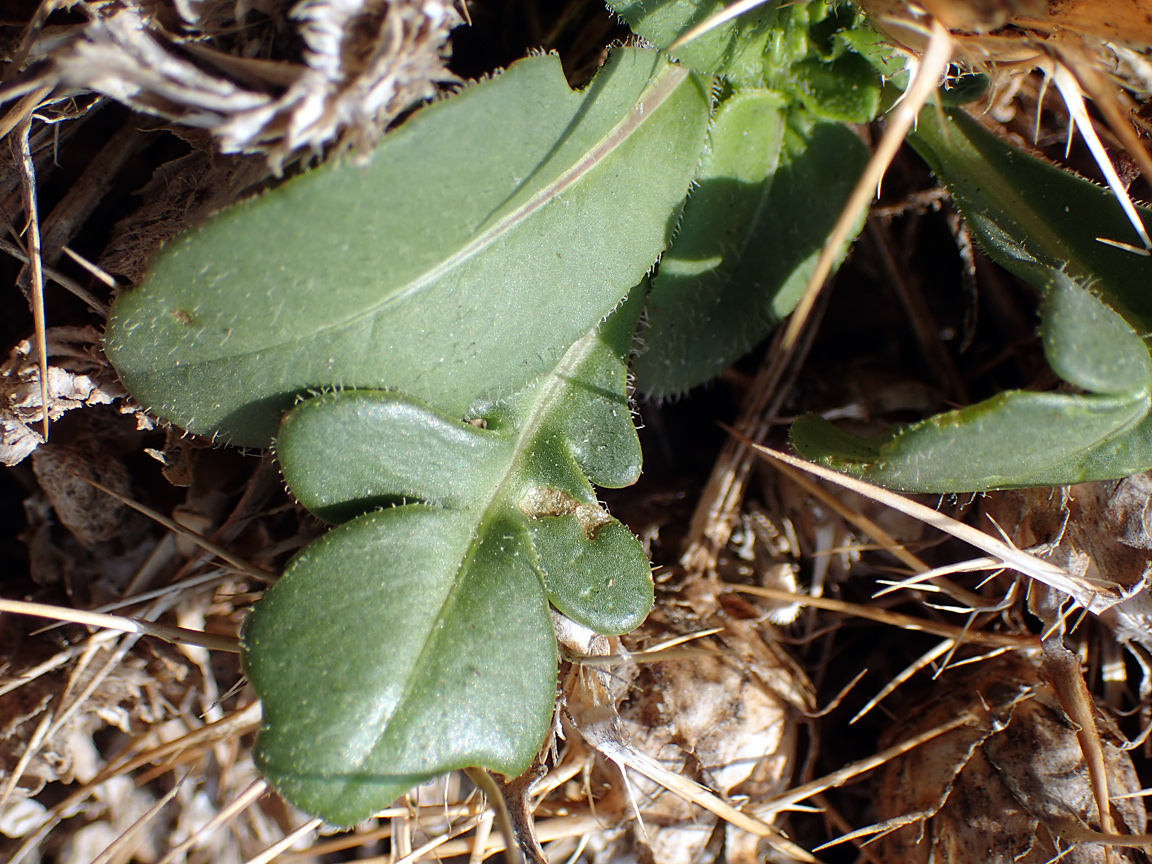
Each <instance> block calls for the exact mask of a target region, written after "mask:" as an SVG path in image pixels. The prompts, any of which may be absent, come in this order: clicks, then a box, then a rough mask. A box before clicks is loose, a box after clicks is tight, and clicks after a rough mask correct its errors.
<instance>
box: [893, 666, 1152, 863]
mask: <svg viewBox="0 0 1152 864" xmlns="http://www.w3.org/2000/svg"><path fill="white" fill-rule="evenodd" d="M933 686H934V689H933V691H932V692H933V694H936V695H937V698H935V699H933V700H932V701H930V702H928V704H926V705H925V706H924V707H923V708H921V709H920V710H919V711H917V712H915V713H914V714H913V715H912V716H911V717H910V718H909V719H908V720H907V721H906V722H904V723H902V724H900V726H899V727H897V728H896V729H894V730H892V732H891V733H890V735H889V736H887V737H888V738H889V739H890V741H889V742H888V743H894V742H897V741H901V740H904V739H906V738H909V737H911V736H913V735H915V734H917V733H919V732H922V731H924V730H927V729H931V728H933V727H935V726H937V725H939V724H940V723H942V722H943V721H945V720H948V719H951V718H953V717H955V716H957V715H959V714H961V713H963V712H972V713H974V714H976V715H978V716H982V717H983V718H984V722H983V723H979V724H976V725H973V726H967V727H961V728H960V729H957V730H954V731H953V732H951V733H948V734H946V735H942V736H940V737H938V738H936V739H934V740H932V741H930V742H928V743H927V744H925V745H923V746H921V747H919V748H917V749H915V750H912V751H910V752H909V753H907V754H905V755H904V756H902V757H900V758H899V759H897V760H895V761H893V762H890V763H888V764H887V765H886V766H885V767H884V769H883V770H882V772H881V773H880V775H879V777H878V779H877V784H878V786H877V794H876V808H877V811H878V812H877V817H878V818H879V819H882V820H897V819H900V818H901V817H907V818H905V819H904V820H903V822H904V823H908V822H910V823H911V824H904V825H903V827H901V828H899V829H898V830H896V831H894V832H892V833H891V834H888V835H886V836H885V837H883V838H882V839H881V840H880V841H878V844H877V845H878V847H879V849H880V853H881V854H880V857H881V859H882V860H883V861H885V862H892V864H896V862H900V864H917V862H925V864H926V862H928V861H932V862H934V864H1045V862H1048V861H1050V860H1052V859H1053V858H1054V857H1055V856H1056V855H1058V854H1060V853H1064V852H1065V851H1066V850H1069V847H1074V848H1071V849H1070V851H1067V853H1066V854H1065V855H1064V857H1062V858H1061V859H1060V860H1061V861H1065V862H1077V864H1088V862H1101V864H1102V862H1104V861H1105V860H1108V859H1107V855H1106V852H1108V851H1110V852H1111V856H1112V857H1111V860H1112V861H1114V862H1117V864H1120V862H1135V861H1143V860H1145V859H1144V857H1143V853H1142V852H1140V851H1138V850H1134V849H1118V848H1113V849H1111V850H1106V849H1105V847H1104V846H1103V845H1100V844H1095V843H1080V844H1077V843H1075V842H1070V841H1069V840H1068V839H1067V838H1068V837H1069V836H1070V835H1073V834H1077V835H1078V836H1080V835H1082V833H1083V831H1084V829H1086V828H1087V829H1090V830H1094V831H1099V830H1100V822H1099V813H1098V811H1097V809H1096V804H1095V800H1094V798H1093V791H1092V784H1091V781H1090V779H1089V775H1088V768H1087V766H1086V765H1085V762H1084V758H1083V756H1082V754H1081V751H1080V745H1079V743H1078V742H1077V739H1076V729H1075V727H1074V726H1073V724H1072V723H1071V722H1070V721H1069V720H1068V719H1067V717H1066V716H1065V715H1064V712H1063V711H1062V710H1061V708H1060V706H1059V704H1057V702H1056V699H1055V697H1054V696H1053V694H1052V692H1051V690H1050V689H1049V688H1048V687H1047V685H1046V684H1045V683H1044V682H1043V681H1042V680H1041V677H1040V674H1039V667H1038V665H1037V663H1036V662H1034V660H1033V659H1032V658H1030V657H1027V656H1024V655H1020V654H1012V655H1006V656H1003V657H999V658H996V659H994V660H990V661H986V662H984V663H981V664H979V665H978V666H965V667H961V668H958V669H954V670H952V671H951V672H950V673H946V674H945V675H944V676H942V678H941V679H939V680H938V681H937V682H936V683H935V684H934V685H933ZM985 706H986V707H985ZM1096 722H1097V726H1098V728H1099V730H1100V734H1101V737H1102V738H1103V739H1104V740H1102V742H1101V744H1102V747H1103V752H1104V762H1105V767H1106V771H1107V774H1108V783H1109V788H1110V791H1111V796H1112V817H1113V820H1114V821H1115V823H1116V829H1117V831H1118V832H1120V833H1141V832H1143V830H1144V825H1145V821H1146V818H1147V817H1146V813H1145V809H1144V802H1143V800H1142V799H1141V798H1139V797H1132V798H1124V797H1122V796H1124V795H1126V794H1128V793H1132V792H1135V791H1137V790H1139V789H1140V782H1139V779H1138V778H1137V776H1136V772H1135V769H1134V767H1133V765H1132V760H1131V759H1130V758H1129V756H1128V754H1127V752H1125V751H1123V750H1121V749H1120V746H1119V745H1120V743H1122V742H1121V739H1120V736H1119V733H1118V732H1117V731H1116V729H1115V726H1114V725H1113V723H1112V722H1111V720H1109V719H1108V718H1107V717H1106V716H1105V715H1104V714H1103V713H1102V712H1099V711H1097V717H1096Z"/></svg>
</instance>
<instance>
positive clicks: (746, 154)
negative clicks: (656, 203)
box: [635, 91, 868, 396]
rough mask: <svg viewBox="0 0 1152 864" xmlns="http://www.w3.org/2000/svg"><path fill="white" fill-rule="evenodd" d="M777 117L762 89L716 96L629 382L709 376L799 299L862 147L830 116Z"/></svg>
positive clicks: (859, 166) (662, 389)
mask: <svg viewBox="0 0 1152 864" xmlns="http://www.w3.org/2000/svg"><path fill="white" fill-rule="evenodd" d="M785 117H786V114H785V111H784V109H783V107H782V106H781V103H780V99H779V97H775V96H773V95H772V94H771V93H767V92H765V91H750V92H746V93H740V94H737V95H735V96H733V97H732V98H730V99H728V100H727V101H726V102H725V103H724V104H723V106H722V107H721V109H720V112H719V114H718V115H717V117H716V121H715V123H714V124H713V127H712V131H711V138H710V142H711V143H710V147H709V150H708V151H707V152H706V154H705V157H704V162H703V164H702V166H701V171H700V176H699V178H698V180H697V184H698V188H697V189H696V190H695V191H694V192H693V193H692V196H691V197H690V198H689V199H688V204H687V205H686V206H685V209H684V220H683V222H682V224H681V226H680V230H679V231H678V233H677V235H676V238H675V240H673V242H672V246H671V247H670V248H669V249H668V251H667V252H666V253H665V254H664V257H663V258H662V259H661V261H660V269H659V272H658V274H657V275H656V276H655V277H654V278H653V280H652V291H651V293H650V295H649V299H648V310H647V326H646V329H645V330H644V331H643V333H642V337H643V341H644V344H645V351H644V352H643V353H642V354H640V356H639V357H638V358H637V359H636V362H635V373H636V381H637V387H638V388H639V389H640V390H642V391H644V392H646V393H649V394H652V395H657V396H663V395H668V394H675V393H679V392H682V391H685V390H687V389H689V388H691V387H694V386H696V385H698V384H702V383H704V382H705V381H709V380H711V379H712V378H714V377H715V376H716V375H718V374H720V373H721V372H722V371H723V370H724V369H726V368H727V367H728V366H730V365H731V364H732V363H733V362H735V361H736V360H738V359H739V358H740V357H742V356H743V355H744V354H746V353H747V352H748V351H750V350H751V349H752V348H753V347H755V346H756V345H757V344H758V343H759V342H760V341H761V340H762V339H764V337H765V336H767V335H768V333H770V332H771V331H772V329H773V328H774V327H775V326H776V324H777V323H779V322H780V320H781V319H783V318H784V317H785V316H786V315H787V314H788V313H789V312H791V311H792V309H793V308H794V307H795V305H796V303H797V302H798V301H799V298H800V295H801V293H802V292H803V289H804V285H805V283H806V282H807V280H808V276H809V274H810V273H811V270H812V267H813V266H814V264H815V261H816V258H817V256H818V255H819V253H820V249H821V248H822V247H823V245H824V241H825V238H826V237H827V236H828V232H829V231H830V230H831V229H832V226H833V225H834V224H835V221H836V218H837V216H839V214H840V209H841V207H842V206H843V204H844V201H845V200H846V199H847V197H848V195H849V193H850V192H851V190H852V187H853V185H854V184H855V182H856V179H857V177H859V175H860V172H861V171H862V170H863V168H864V165H865V164H867V161H868V150H867V148H866V147H865V146H864V145H863V143H861V141H860V139H859V138H857V137H856V136H855V135H854V134H852V133H851V132H850V131H848V130H847V129H844V128H843V127H841V126H839V125H837V124H833V123H822V122H816V123H813V122H811V121H810V120H809V121H804V122H795V123H793V124H791V125H789V124H788V123H786V121H785ZM846 249H847V247H845V249H843V250H841V257H842V256H843V254H844V252H846Z"/></svg>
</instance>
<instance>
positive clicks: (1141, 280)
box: [908, 108, 1152, 331]
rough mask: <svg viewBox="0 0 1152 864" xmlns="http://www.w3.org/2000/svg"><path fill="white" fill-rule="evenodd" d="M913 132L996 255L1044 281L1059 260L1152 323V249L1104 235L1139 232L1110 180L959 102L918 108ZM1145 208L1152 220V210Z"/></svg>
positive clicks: (1141, 324) (1144, 323)
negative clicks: (1006, 134)
mask: <svg viewBox="0 0 1152 864" xmlns="http://www.w3.org/2000/svg"><path fill="white" fill-rule="evenodd" d="M941 116H942V117H943V120H944V123H943V125H941ZM908 140H909V142H911V144H912V145H913V146H914V147H915V148H916V151H917V152H918V153H919V154H920V155H921V156H923V157H924V160H925V161H926V162H927V163H928V164H929V165H930V166H931V167H932V170H933V171H934V172H935V173H936V175H937V176H938V177H939V178H940V181H941V182H942V183H943V184H944V185H945V186H946V187H947V188H948V191H949V193H950V194H951V195H952V198H953V200H955V202H956V204H957V206H958V207H959V208H960V211H961V213H963V215H964V220H965V222H967V224H968V227H969V229H970V230H971V231H972V233H973V234H974V235H975V237H976V239H977V240H978V241H979V243H980V245H981V246H982V247H983V249H984V251H985V252H987V253H988V255H989V256H991V257H992V258H993V259H994V260H996V261H997V262H998V263H999V264H1001V265H1002V266H1003V267H1005V268H1006V269H1008V270H1010V271H1011V272H1013V273H1015V274H1017V275H1018V276H1020V277H1021V278H1022V279H1025V280H1027V281H1029V282H1031V283H1032V284H1033V285H1036V286H1037V287H1042V286H1043V285H1044V284H1045V283H1046V282H1047V281H1048V279H1049V273H1050V271H1051V269H1052V268H1055V269H1058V270H1063V271H1064V272H1065V273H1067V274H1068V275H1069V276H1071V277H1073V278H1074V279H1077V280H1079V281H1084V280H1087V282H1088V284H1089V285H1090V286H1091V288H1092V290H1093V291H1095V292H1096V293H1098V294H1099V295H1100V296H1101V297H1103V298H1104V300H1105V301H1106V302H1107V303H1108V305H1109V306H1111V307H1112V308H1114V309H1116V310H1117V311H1118V312H1120V313H1121V314H1122V315H1123V316H1124V318H1125V319H1127V321H1128V322H1129V323H1130V324H1132V325H1133V326H1135V327H1136V328H1137V329H1138V330H1141V331H1149V330H1152V292H1150V291H1149V290H1148V286H1149V285H1150V284H1152V258H1148V257H1146V256H1142V255H1137V254H1134V253H1133V252H1131V251H1128V250H1125V249H1119V248H1116V247H1115V246H1110V245H1108V244H1106V243H1102V242H1101V240H1100V238H1103V239H1106V240H1111V241H1116V242H1120V243H1129V244H1135V243H1138V242H1139V241H1138V239H1137V237H1136V232H1135V230H1134V229H1133V228H1132V226H1131V224H1130V223H1129V222H1128V219H1127V218H1126V217H1125V215H1124V212H1123V211H1122V210H1121V209H1120V205H1119V203H1118V202H1117V201H1116V198H1115V197H1114V196H1113V195H1112V193H1111V192H1110V191H1109V190H1107V189H1105V188H1103V187H1100V186H1096V185H1095V184H1093V183H1090V182H1088V181H1087V180H1084V179H1083V178H1081V177H1077V176H1076V175H1074V174H1071V173H1069V172H1067V171H1064V170H1062V169H1060V168H1057V167H1056V166H1055V165H1051V164H1049V163H1047V162H1044V161H1042V160H1040V159H1037V158H1036V157H1034V156H1030V155H1028V154H1027V153H1024V152H1022V151H1020V150H1017V149H1015V148H1012V147H1009V146H1008V145H1007V144H1005V143H1004V142H1003V141H1001V140H1000V139H999V138H997V137H996V136H995V135H993V134H992V133H991V132H989V131H988V130H987V129H985V128H984V127H983V126H981V125H980V124H979V123H977V122H976V121H975V120H973V119H972V118H971V117H969V116H968V115H967V114H966V113H965V112H964V111H963V110H962V109H959V108H953V109H946V110H944V111H943V112H942V114H941V113H940V112H938V111H937V110H935V109H934V108H927V109H925V110H923V111H921V112H920V116H919V118H918V120H917V122H916V130H915V132H913V133H912V134H911V135H909V137H908ZM1138 210H1139V212H1140V214H1141V218H1142V220H1143V222H1144V224H1145V226H1147V227H1148V228H1150V229H1152V211H1150V210H1148V209H1147V208H1144V207H1140V208H1138Z"/></svg>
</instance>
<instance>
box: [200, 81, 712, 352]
mask: <svg viewBox="0 0 1152 864" xmlns="http://www.w3.org/2000/svg"><path fill="white" fill-rule="evenodd" d="M690 74H691V73H690V71H689V70H687V69H684V68H681V67H679V66H672V65H666V66H665V67H664V68H663V69H662V70H661V71H660V72H658V73H657V75H656V78H655V79H654V80H653V81H652V82H650V83H649V84H648V86H647V88H646V89H645V90H644V91H643V92H642V93H641V95H640V98H639V100H638V101H637V103H636V107H635V109H634V110H632V111H630V112H629V113H628V114H627V115H626V116H625V118H624V119H623V120H621V121H620V122H618V123H617V124H616V125H615V126H613V127H612V128H611V129H610V130H609V131H608V133H607V134H605V135H604V136H603V137H602V138H601V140H600V141H599V143H598V144H597V145H596V146H595V147H593V148H592V149H591V150H589V151H588V152H587V153H586V154H585V155H584V156H583V157H582V158H581V159H579V160H578V161H577V162H576V163H575V164H573V165H572V166H571V167H570V168H568V169H567V170H565V171H564V172H563V173H561V174H560V175H559V176H558V177H556V178H555V179H554V180H553V181H552V182H550V183H549V184H547V185H546V186H544V187H543V188H541V189H540V191H538V192H537V193H536V194H534V195H532V196H531V197H530V198H528V200H526V201H525V202H523V203H522V204H520V205H519V206H517V207H515V208H514V209H513V210H511V211H509V213H508V214H507V215H505V216H504V217H503V218H501V219H499V220H498V221H496V222H494V223H493V224H492V225H491V226H489V227H488V228H486V229H484V230H483V231H481V232H480V233H479V234H476V235H474V236H473V238H472V240H471V241H470V242H468V243H467V244H466V245H465V246H463V247H462V248H461V249H459V250H457V251H456V252H454V253H453V254H452V255H450V256H448V257H447V258H446V259H444V260H443V261H442V262H441V263H439V264H437V265H436V266H434V267H432V268H430V269H428V270H425V271H424V272H423V273H421V274H419V275H417V276H415V277H413V278H411V279H409V280H408V281H407V283H406V284H405V285H403V286H402V287H401V288H400V290H399V291H397V292H395V293H393V294H390V295H388V296H387V297H384V298H382V299H381V300H379V301H378V302H376V303H373V304H371V305H369V306H368V307H366V308H364V309H362V310H360V311H358V312H356V313H355V314H352V315H349V316H347V317H345V318H342V319H339V320H337V321H333V322H332V323H330V324H327V325H325V326H323V327H320V328H315V329H309V331H308V334H307V337H306V339H307V341H315V340H317V339H320V338H323V337H324V336H327V335H330V334H333V333H338V332H339V331H341V330H344V329H347V328H349V327H351V326H353V325H355V324H357V323H360V322H363V321H366V320H368V319H370V318H373V317H375V316H377V315H379V314H381V313H382V312H383V311H384V310H386V309H388V308H389V307H391V306H395V305H398V304H400V303H403V302H404V301H405V300H408V299H410V298H411V297H414V296H415V295H417V294H418V293H420V292H421V291H423V290H424V289H425V288H427V287H428V286H430V285H433V284H435V283H436V282H437V281H438V280H440V279H441V278H443V277H444V276H446V275H447V274H449V273H451V272H452V271H453V270H455V269H457V268H459V267H461V266H463V265H464V264H465V263H466V262H468V261H470V260H472V259H473V258H475V257H476V256H478V255H479V254H480V253H481V252H483V251H484V250H485V249H487V248H488V247H489V246H491V245H492V244H493V243H495V242H496V241H497V240H499V239H500V238H501V237H503V236H504V235H505V234H507V233H508V232H510V231H512V230H513V229H514V228H515V227H516V226H517V225H519V224H520V223H521V222H523V221H524V220H526V219H528V218H529V217H530V216H532V214H534V213H536V212H538V211H539V210H540V209H542V208H543V207H544V206H545V205H546V204H548V203H549V202H550V201H552V200H555V199H556V198H558V197H559V196H560V195H562V194H563V193H564V191H565V190H567V189H569V188H571V187H572V186H574V185H575V184H576V183H578V182H579V181H580V180H581V179H583V178H584V177H586V176H587V175H589V174H591V173H592V172H593V171H594V170H595V169H596V168H597V167H598V166H599V165H600V164H602V162H603V161H604V160H605V159H607V157H608V156H609V155H611V154H612V153H613V152H614V151H615V150H617V149H618V148H619V147H621V146H623V145H624V144H625V143H627V141H628V140H629V139H630V138H631V137H632V136H633V135H634V134H636V133H637V132H638V131H640V130H641V129H642V128H643V126H644V123H645V122H646V121H648V120H650V119H651V118H652V116H653V114H654V113H655V111H656V110H657V109H658V108H660V107H661V106H662V105H663V104H664V102H665V101H667V99H669V98H670V97H671V96H672V95H673V94H674V93H675V92H676V90H677V89H678V88H679V86H680V85H681V84H682V83H683V82H684V81H685V80H686V79H687V78H688V76H689V75H690ZM513 194H515V193H513ZM302 341H305V340H304V339H302V338H301V337H298V336H297V337H292V338H287V337H286V338H284V339H282V340H276V341H271V342H268V343H265V344H263V345H261V346H259V347H256V348H253V349H251V350H249V351H241V352H237V353H234V354H228V355H221V356H219V357H211V358H206V359H204V360H201V361H199V363H197V364H194V365H198V366H203V365H209V364H211V363H213V362H216V361H219V360H225V361H227V362H229V363H235V362H237V361H239V360H243V359H247V358H253V357H259V356H260V355H262V354H265V353H267V352H268V351H275V350H284V349H288V348H293V347H294V346H296V345H298V344H300V343H301V342H302Z"/></svg>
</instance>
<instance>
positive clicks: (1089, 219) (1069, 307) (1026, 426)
mask: <svg viewBox="0 0 1152 864" xmlns="http://www.w3.org/2000/svg"><path fill="white" fill-rule="evenodd" d="M941 117H943V122H941ZM911 140H912V142H913V144H914V145H915V146H916V149H917V150H918V151H919V152H920V153H921V155H923V156H924V158H925V159H926V160H927V161H928V162H929V164H930V165H931V166H932V168H933V170H935V171H936V173H937V175H938V176H939V177H940V179H941V180H942V181H943V182H944V183H945V185H946V186H947V187H948V189H949V191H950V192H951V193H952V197H953V199H954V200H955V201H956V203H957V205H958V206H959V207H960V210H961V212H962V213H963V215H964V218H965V221H966V222H967V223H968V226H969V228H970V229H971V230H972V232H973V234H974V235H975V236H976V238H977V239H978V240H979V242H980V244H981V245H982V246H983V248H984V249H985V251H986V252H988V254H989V255H991V256H992V257H993V258H994V259H996V260H997V261H998V262H1000V263H1001V264H1002V265H1003V266H1004V267H1006V268H1008V269H1009V270H1011V271H1013V272H1014V273H1016V274H1018V275H1019V276H1021V277H1022V278H1024V279H1026V280H1028V281H1029V282H1031V283H1032V284H1033V285H1035V286H1036V287H1038V288H1040V289H1041V290H1042V291H1044V292H1045V297H1044V302H1043V305H1042V307H1041V317H1042V331H1041V332H1042V336H1043V342H1044V351H1045V355H1046V356H1047V358H1048V362H1049V364H1050V365H1051V366H1052V368H1053V370H1054V371H1055V372H1056V373H1057V374H1058V375H1060V377H1061V378H1063V379H1064V380H1065V381H1066V382H1068V384H1070V385H1072V386H1073V387H1076V388H1080V389H1082V390H1084V391H1087V392H1086V393H1083V394H1077V393H1068V392H1060V393H1019V392H1009V393H1003V394H1001V395H1000V396H997V397H995V398H994V399H991V400H988V401H986V402H983V403H980V404H978V405H974V406H972V407H970V408H965V409H963V410H960V411H951V412H948V413H946V414H941V415H939V416H937V417H933V418H930V419H928V420H926V421H924V422H922V423H917V424H913V425H912V426H908V427H906V428H903V429H899V430H893V431H891V432H890V433H889V434H888V435H887V436H885V437H883V438H880V439H877V440H871V441H868V440H863V439H857V438H854V437H853V436H850V435H848V434H847V433H845V432H843V431H841V430H839V429H836V428H835V427H833V426H832V425H831V424H829V423H827V422H826V421H824V420H821V419H820V418H817V417H806V418H802V419H801V420H800V421H798V422H797V423H796V424H794V426H793V428H792V440H793V443H794V444H795V445H796V448H797V449H798V450H800V451H801V452H802V453H804V454H805V455H807V456H809V457H811V458H815V459H819V460H821V461H823V462H824V463H825V464H828V465H831V466H835V467H838V468H841V469H843V470H845V471H848V472H850V473H853V474H856V475H858V476H862V477H866V478H867V479H870V480H872V481H874V482H877V483H881V484H884V485H888V486H892V487H894V488H899V489H904V490H907V491H926V492H964V491H977V490H984V489H996V488H1009V487H1014V486H1041V485H1060V484H1067V483H1079V482H1083V481H1087V480H1103V479H1110V478H1115V477H1124V476H1127V475H1129V474H1133V473H1136V472H1139V471H1144V470H1146V469H1148V468H1149V467H1152V413H1150V411H1152V405H1150V402H1149V399H1150V397H1149V392H1150V390H1152V362H1150V361H1149V355H1148V345H1147V344H1146V343H1147V341H1148V335H1147V334H1148V333H1149V331H1150V330H1152V293H1150V292H1149V290H1148V288H1149V286H1152V259H1150V258H1149V257H1147V256H1142V255H1138V254H1135V252H1134V251H1132V250H1131V249H1123V248H1118V247H1117V246H1116V245H1113V244H1115V243H1121V244H1123V243H1125V242H1126V240H1125V238H1127V239H1128V240H1134V239H1135V232H1134V231H1133V229H1132V226H1131V225H1130V224H1129V223H1128V221H1127V219H1126V217H1125V216H1124V214H1123V211H1122V210H1121V208H1120V205H1119V203H1118V202H1117V201H1116V200H1115V199H1114V197H1113V196H1112V194H1111V193H1110V192H1109V191H1108V190H1106V189H1103V188H1100V187H1098V186H1095V185H1094V184H1092V183H1089V182H1088V181H1086V180H1084V179H1082V178H1079V177H1077V176H1075V175H1073V174H1069V173H1068V172H1065V171H1061V170H1060V169H1058V168H1055V167H1054V166H1052V165H1049V164H1047V163H1045V162H1042V161H1041V160H1039V159H1036V158H1034V157H1032V156H1029V155H1027V154H1025V153H1022V152H1020V151H1018V150H1015V149H1013V148H1011V147H1008V146H1007V145H1006V144H1004V143H1003V142H1001V141H1000V140H999V139H997V138H996V137H995V136H993V135H992V134H991V133H989V132H988V131H987V130H985V129H984V128H983V127H981V126H980V124H978V123H977V122H976V121H974V120H973V119H972V118H971V117H968V116H967V115H966V114H965V113H964V112H963V111H961V110H958V109H949V110H946V111H945V112H944V113H943V114H942V115H940V114H938V113H937V112H936V110H935V109H926V110H925V111H923V112H921V114H920V118H919V121H918V126H917V130H916V132H915V134H914V135H913V136H911ZM1140 213H1141V217H1142V219H1143V220H1144V221H1145V223H1146V224H1148V225H1152V212H1150V211H1148V210H1147V209H1144V208H1140ZM1102 241H1110V242H1102ZM1083 285H1086V286H1087V287H1088V288H1089V289H1090V291H1088V290H1085V289H1084V287H1080V286H1083Z"/></svg>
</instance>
